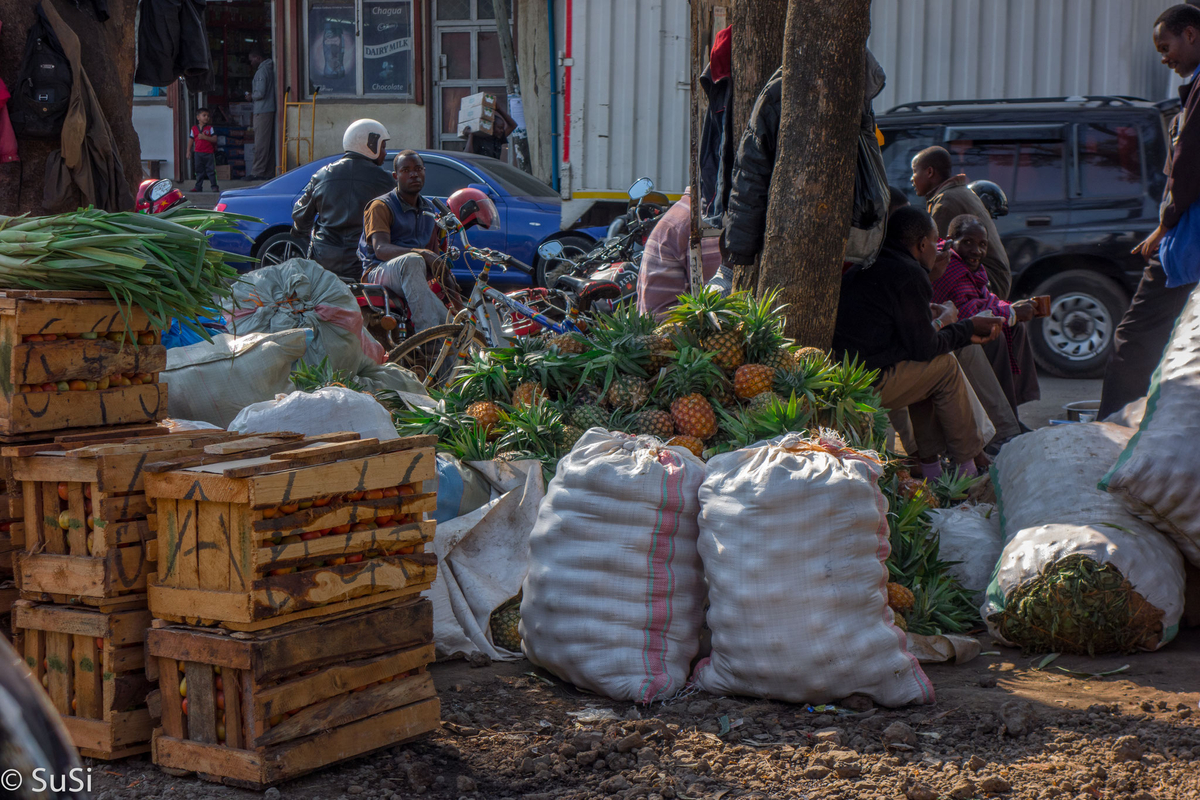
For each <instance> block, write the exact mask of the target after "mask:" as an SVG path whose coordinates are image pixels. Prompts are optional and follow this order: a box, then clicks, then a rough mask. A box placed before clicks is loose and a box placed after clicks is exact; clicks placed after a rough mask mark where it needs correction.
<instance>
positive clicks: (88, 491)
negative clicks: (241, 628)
mask: <svg viewBox="0 0 1200 800" xmlns="http://www.w3.org/2000/svg"><path fill="white" fill-rule="evenodd" d="M83 496H84V497H86V498H87V499H88V500H91V499H92V485H91V484H90V483H85V484H84V485H83Z"/></svg>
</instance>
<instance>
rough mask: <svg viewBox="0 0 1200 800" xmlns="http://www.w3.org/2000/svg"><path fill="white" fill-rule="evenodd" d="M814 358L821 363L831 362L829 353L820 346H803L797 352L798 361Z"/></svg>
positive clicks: (796, 358)
mask: <svg viewBox="0 0 1200 800" xmlns="http://www.w3.org/2000/svg"><path fill="white" fill-rule="evenodd" d="M810 359H811V360H813V361H815V362H818V363H821V364H828V363H829V354H828V353H826V352H825V351H824V350H822V349H821V348H819V347H801V348H800V349H799V350H797V351H796V352H795V360H796V363H797V364H799V363H800V362H801V361H808V360H810Z"/></svg>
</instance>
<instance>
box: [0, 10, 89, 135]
mask: <svg viewBox="0 0 1200 800" xmlns="http://www.w3.org/2000/svg"><path fill="white" fill-rule="evenodd" d="M72 82H73V78H72V73H71V63H70V62H69V61H68V60H67V56H66V53H65V52H63V48H62V45H61V44H60V43H59V41H58V37H57V36H55V35H54V31H53V30H52V29H51V28H50V25H49V23H48V22H47V21H46V17H45V14H44V12H43V11H42V9H41V8H40V7H39V8H38V10H37V19H36V20H34V23H33V25H32V26H31V27H30V28H29V36H28V37H27V38H26V39H25V56H24V58H22V59H21V71H20V72H19V73H18V75H17V85H16V86H14V87H13V90H12V99H11V100H10V101H9V115H10V117H11V119H12V126H13V130H14V131H16V133H17V135H18V136H31V137H36V138H40V139H56V138H58V136H59V134H60V133H61V132H62V126H63V120H65V119H66V116H67V106H68V105H70V102H71V84H72Z"/></svg>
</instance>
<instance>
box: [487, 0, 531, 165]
mask: <svg viewBox="0 0 1200 800" xmlns="http://www.w3.org/2000/svg"><path fill="white" fill-rule="evenodd" d="M509 9H510V4H509V0H500V1H499V2H498V3H496V4H495V12H496V39H497V40H498V41H499V43H500V60H501V61H503V62H504V83H505V85H506V88H507V90H508V96H509V97H510V98H512V97H518V98H519V97H520V96H521V79H520V76H519V75H518V74H517V57H516V55H515V54H514V52H513V38H512V28H511V27H509V21H508V20H509V17H511V16H512V12H511V11H510V10H509ZM511 108H512V106H511V105H510V106H509V107H508V108H506V109H504V110H505V111H509V109H511ZM521 114H522V116H523V115H524V114H525V106H524V104H522V106H521ZM509 138H510V141H511V142H512V146H513V148H514V149H515V150H516V154H517V166H518V167H519V168H520V169H523V170H525V171H526V172H532V171H533V170H532V168H531V167H530V165H529V142H528V141H527V140H526V138H525V131H524V129H522V130H520V131H519V132H518V133H515V134H514V133H512V132H510V137H509Z"/></svg>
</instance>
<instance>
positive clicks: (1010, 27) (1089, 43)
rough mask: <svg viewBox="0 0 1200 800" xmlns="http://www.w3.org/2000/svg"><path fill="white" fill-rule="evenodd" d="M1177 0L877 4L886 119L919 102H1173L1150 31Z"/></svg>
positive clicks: (887, 0) (875, 37)
mask: <svg viewBox="0 0 1200 800" xmlns="http://www.w3.org/2000/svg"><path fill="white" fill-rule="evenodd" d="M1169 5H1170V2H1169V0H874V2H873V3H872V5H871V38H870V40H869V42H868V44H869V46H870V48H871V51H872V52H873V53H874V54H875V56H876V58H878V59H879V61H880V63H881V64H882V65H883V68H884V69H885V70H886V72H887V76H888V79H887V86H886V87H885V89H884V91H883V93H882V94H881V95H880V96H879V98H877V99H876V100H875V111H876V112H877V113H879V112H882V111H886V110H887V109H889V108H891V107H892V106H895V105H897V104H899V103H907V102H913V101H916V100H960V99H983V98H1014V97H1058V96H1069V95H1086V94H1113V95H1131V96H1135V97H1144V98H1147V99H1152V100H1158V99H1162V98H1164V97H1167V96H1168V91H1169V87H1170V73H1169V71H1168V70H1167V69H1166V68H1165V67H1163V66H1162V65H1160V64H1159V62H1158V55H1157V54H1156V53H1155V52H1154V44H1153V41H1152V38H1151V27H1152V25H1153V23H1154V19H1155V17H1157V16H1158V14H1160V13H1161V12H1162V11H1163V9H1165V8H1166V7H1167V6H1169Z"/></svg>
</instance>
